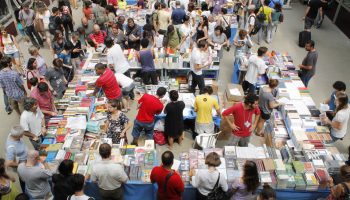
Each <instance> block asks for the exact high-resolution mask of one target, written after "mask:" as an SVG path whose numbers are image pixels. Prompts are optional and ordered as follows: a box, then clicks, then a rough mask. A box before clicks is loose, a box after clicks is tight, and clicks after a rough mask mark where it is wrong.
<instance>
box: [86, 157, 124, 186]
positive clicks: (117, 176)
mask: <svg viewBox="0 0 350 200" xmlns="http://www.w3.org/2000/svg"><path fill="white" fill-rule="evenodd" d="M91 180H92V181H94V182H95V181H97V182H98V183H97V184H98V187H99V188H101V189H104V190H115V189H117V188H120V187H121V185H122V183H123V182H126V181H127V180H128V176H127V175H126V173H125V171H124V167H123V166H122V165H120V164H117V163H114V162H113V161H111V160H101V161H99V162H97V163H95V164H94V165H93V167H92V173H91Z"/></svg>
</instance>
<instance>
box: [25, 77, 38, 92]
mask: <svg viewBox="0 0 350 200" xmlns="http://www.w3.org/2000/svg"><path fill="white" fill-rule="evenodd" d="M38 83H39V80H38V78H37V77H33V78H31V79H29V81H28V82H27V84H28V86H29V85H30V88H29V87H28V89H29V90H30V91H33V90H34V89H35V88H36V87H37V86H38Z"/></svg>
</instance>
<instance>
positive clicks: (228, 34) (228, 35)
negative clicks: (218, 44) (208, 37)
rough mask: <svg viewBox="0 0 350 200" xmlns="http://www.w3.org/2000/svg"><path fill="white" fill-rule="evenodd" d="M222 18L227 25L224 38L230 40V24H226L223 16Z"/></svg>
mask: <svg viewBox="0 0 350 200" xmlns="http://www.w3.org/2000/svg"><path fill="white" fill-rule="evenodd" d="M222 18H223V19H224V21H225V23H226V25H227V26H225V30H224V32H225V35H226V38H227V39H230V38H231V27H230V24H229V23H227V21H226V19H225V17H224V16H222Z"/></svg>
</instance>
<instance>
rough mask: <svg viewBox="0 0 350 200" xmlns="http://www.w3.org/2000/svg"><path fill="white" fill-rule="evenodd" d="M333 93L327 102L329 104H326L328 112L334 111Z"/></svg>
mask: <svg viewBox="0 0 350 200" xmlns="http://www.w3.org/2000/svg"><path fill="white" fill-rule="evenodd" d="M335 93H336V92H335V91H334V92H332V94H331V98H330V100H329V103H328V106H329V110H333V111H334V110H335V107H336V106H335Z"/></svg>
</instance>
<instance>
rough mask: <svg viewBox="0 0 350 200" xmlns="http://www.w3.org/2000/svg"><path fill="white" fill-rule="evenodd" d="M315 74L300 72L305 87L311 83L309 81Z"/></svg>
mask: <svg viewBox="0 0 350 200" xmlns="http://www.w3.org/2000/svg"><path fill="white" fill-rule="evenodd" d="M313 76H314V75H313V74H310V73H303V72H301V73H299V77H300V79H301V81H302V82H303V83H304V85H305V87H307V86H308V85H309V81H310V80H311V78H312V77H313Z"/></svg>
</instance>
